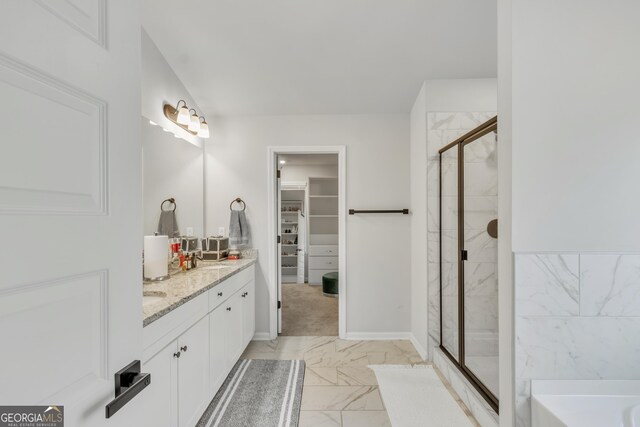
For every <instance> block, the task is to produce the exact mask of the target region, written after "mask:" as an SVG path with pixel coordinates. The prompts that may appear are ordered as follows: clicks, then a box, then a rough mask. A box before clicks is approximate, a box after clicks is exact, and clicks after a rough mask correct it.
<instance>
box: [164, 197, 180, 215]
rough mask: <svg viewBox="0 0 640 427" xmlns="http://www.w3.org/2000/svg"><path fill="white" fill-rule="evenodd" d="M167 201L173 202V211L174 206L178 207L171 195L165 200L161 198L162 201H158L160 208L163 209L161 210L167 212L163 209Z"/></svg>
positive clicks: (174, 209)
mask: <svg viewBox="0 0 640 427" xmlns="http://www.w3.org/2000/svg"><path fill="white" fill-rule="evenodd" d="M167 202H169V203H171V204H173V211H174V212H175V211H176V208H177V207H178V205H177V204H176V199H174V198H173V197H171V198H169V199H166V200H163V201H162V203H160V210H161V211H163V212H168V211H165V210H164V204H165V203H167Z"/></svg>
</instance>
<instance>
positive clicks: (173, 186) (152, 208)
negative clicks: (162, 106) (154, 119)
mask: <svg viewBox="0 0 640 427" xmlns="http://www.w3.org/2000/svg"><path fill="white" fill-rule="evenodd" d="M141 135H142V170H143V178H142V184H143V194H144V196H143V198H144V235H145V236H148V235H153V233H154V232H156V231H157V229H158V221H159V219H160V205H161V204H162V202H163V200H166V199H169V198H174V199H175V202H176V212H175V213H176V219H177V223H178V228H179V230H180V234H181V235H186V234H187V229H188V228H191V229H193V235H194V236H198V237H202V236H203V235H204V185H203V183H204V150H203V148H202V147H198V146H196V145H194V144H192V143H191V142H189V141H186V140H184V139H181V138H176V137H175V136H174V134H173V133H172V132H166V131H164V130H163V129H162V127H161V126H157V125H153V124H151V123H150V122H149V119H146V118H144V117H143V118H142V123H141ZM165 207H168V206H167V204H165Z"/></svg>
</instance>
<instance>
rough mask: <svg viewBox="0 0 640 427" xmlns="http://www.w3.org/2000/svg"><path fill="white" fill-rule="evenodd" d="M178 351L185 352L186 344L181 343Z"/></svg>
mask: <svg viewBox="0 0 640 427" xmlns="http://www.w3.org/2000/svg"><path fill="white" fill-rule="evenodd" d="M180 351H182V352H185V353H186V352H187V346H186V345H183V346H182V347H180Z"/></svg>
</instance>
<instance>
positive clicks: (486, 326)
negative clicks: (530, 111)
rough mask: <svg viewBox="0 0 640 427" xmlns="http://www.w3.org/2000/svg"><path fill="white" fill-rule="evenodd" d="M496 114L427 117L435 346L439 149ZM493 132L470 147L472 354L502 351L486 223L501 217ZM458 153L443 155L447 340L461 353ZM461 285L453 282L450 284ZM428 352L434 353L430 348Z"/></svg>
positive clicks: (435, 336) (436, 335)
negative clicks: (458, 293)
mask: <svg viewBox="0 0 640 427" xmlns="http://www.w3.org/2000/svg"><path fill="white" fill-rule="evenodd" d="M494 116H495V112H468V113H467V112H464V113H463V112H454V113H452V112H430V113H428V115H427V180H428V182H427V193H428V194H427V196H428V197H427V210H428V222H427V233H428V236H427V258H428V263H429V280H428V288H429V289H428V290H429V292H428V295H429V335H430V344H429V345H430V347H433V346H437V345H438V343H439V340H440V271H439V261H440V253H439V250H440V246H439V227H440V212H439V209H440V208H439V206H440V204H439V199H438V195H439V186H440V177H439V156H438V150H439V149H440V148H442V147H443V146H445V145H446V144H448V143H450V142H451V141H454V140H455V139H457V138H458V137H460V136H462V135H464V134H465V133H467V132H468V131H470V130H471V129H473V128H475V127H477V126H478V125H480V124H482V123H484V122H485V121H487V120H489V119H490V118H492V117H494ZM495 147H496V145H495V137H494V135H493V134H490V135H487V136H485V137H483V138H482V139H481V140H480V141H477V142H475V143H473V144H469V145H468V146H467V147H465V153H464V155H465V173H466V177H467V179H465V188H464V190H465V205H466V209H465V230H466V231H465V239H466V245H467V249H468V250H469V259H470V260H471V261H472V262H469V263H468V264H467V266H466V268H467V269H468V270H467V271H466V276H467V278H468V281H467V283H466V295H467V297H468V300H467V301H468V304H467V310H466V311H467V313H466V315H467V319H468V320H469V323H468V325H473V326H472V327H471V328H470V330H469V331H468V333H467V344H466V345H467V352H468V354H474V355H478V356H495V355H497V354H498V353H497V351H498V347H497V344H498V340H497V327H498V298H497V295H498V293H497V292H498V287H497V269H496V266H497V241H496V240H494V239H491V238H490V237H489V236H488V235H487V234H486V231H485V230H486V225H487V223H488V222H489V221H490V220H491V219H493V218H496V217H497V160H496V150H495ZM457 157H458V155H457V151H456V150H452V151H448V152H446V155H445V156H444V157H443V160H444V161H443V169H442V174H443V181H442V195H443V199H442V211H443V215H442V229H443V235H442V238H443V243H444V244H443V253H442V258H443V278H444V281H443V306H444V307H445V310H444V312H443V313H444V315H443V325H444V328H445V329H444V331H443V339H444V341H445V344H446V345H447V347H448V348H450V349H451V351H452V353H454V354H457V348H458V345H457V342H458V336H457V239H458V230H457V227H458V223H457V207H458V205H457V185H458V183H457V173H458V171H457V163H456V162H457ZM452 283H453V284H456V285H455V286H450V284H452ZM429 354H432V352H430V353H429Z"/></svg>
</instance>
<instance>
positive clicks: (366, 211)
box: [349, 209, 409, 215]
mask: <svg viewBox="0 0 640 427" xmlns="http://www.w3.org/2000/svg"><path fill="white" fill-rule="evenodd" d="M366 213H399V214H402V215H409V209H397V210H379V209H374V210H356V209H349V215H355V214H366Z"/></svg>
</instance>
